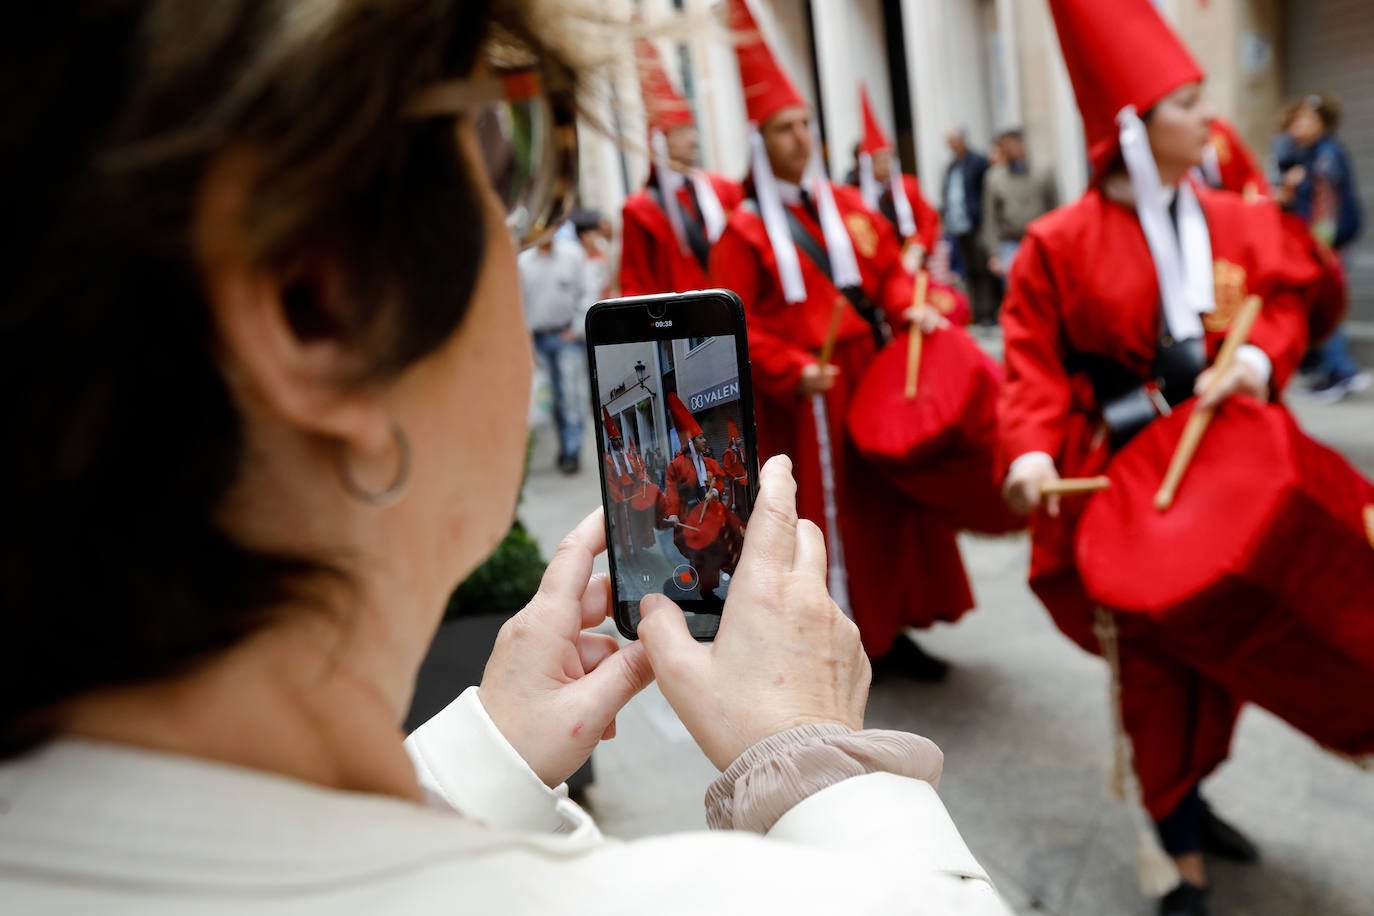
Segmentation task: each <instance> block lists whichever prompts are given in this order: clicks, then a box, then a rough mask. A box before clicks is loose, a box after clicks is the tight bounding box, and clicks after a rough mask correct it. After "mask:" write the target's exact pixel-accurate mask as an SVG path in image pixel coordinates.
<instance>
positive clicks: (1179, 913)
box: [1159, 881, 1209, 916]
mask: <svg viewBox="0 0 1374 916" xmlns="http://www.w3.org/2000/svg"><path fill="white" fill-rule="evenodd" d="M1208 912H1209V911H1208V909H1207V888H1205V887H1198V886H1197V885H1194V884H1189V883H1188V882H1187V881H1184V882H1183V883H1181V884H1179V886H1178V887H1176V888H1174V889H1173V890H1171V891H1169V893H1167V894H1165V895H1164V899H1163V900H1160V901H1159V916H1207V913H1208Z"/></svg>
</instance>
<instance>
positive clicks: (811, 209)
mask: <svg viewBox="0 0 1374 916" xmlns="http://www.w3.org/2000/svg"><path fill="white" fill-rule="evenodd" d="M800 190H801V202H802V206H803V207H805V208H806V212H807V213H810V214H811V218H812V219H814V220H816V221H817V222H820V217H819V216H818V215H817V214H816V202H815V201H814V200H812V199H811V194H810V192H808V191H807V190H806V188H801V189H800Z"/></svg>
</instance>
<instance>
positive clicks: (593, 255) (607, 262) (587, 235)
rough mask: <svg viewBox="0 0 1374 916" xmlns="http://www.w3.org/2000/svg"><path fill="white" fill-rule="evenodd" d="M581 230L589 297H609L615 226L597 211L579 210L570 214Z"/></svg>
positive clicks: (596, 299) (579, 238)
mask: <svg viewBox="0 0 1374 916" xmlns="http://www.w3.org/2000/svg"><path fill="white" fill-rule="evenodd" d="M568 220H569V222H571V223H572V225H573V229H574V230H575V231H576V232H577V241H578V243H579V244H581V245H582V253H583V254H584V255H586V258H587V267H586V274H587V284H586V285H587V296H588V297H589V298H590V299H591V301H593V302H596V301H598V300H600V299H606V298H609V297H610V295H611V278H612V277H613V276H614V275H615V272H614V271H613V270H612V269H611V257H610V251H611V241H612V239H613V238H614V234H613V233H612V232H611V225H610V223H609V222H608V221H607V220H606V218H605V217H604V216H602V215H601V213H600V212H598V211H596V210H575V211H573V213H572V214H571V215H570V216H569V217H568Z"/></svg>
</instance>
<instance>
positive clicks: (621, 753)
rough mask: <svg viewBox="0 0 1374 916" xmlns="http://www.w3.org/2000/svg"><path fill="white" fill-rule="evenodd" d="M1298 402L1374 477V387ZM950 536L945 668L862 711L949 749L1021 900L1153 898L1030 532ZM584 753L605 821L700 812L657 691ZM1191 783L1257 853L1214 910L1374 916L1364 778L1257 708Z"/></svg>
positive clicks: (571, 481) (571, 494) (962, 819)
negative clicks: (1043, 587) (965, 594)
mask: <svg viewBox="0 0 1374 916" xmlns="http://www.w3.org/2000/svg"><path fill="white" fill-rule="evenodd" d="M985 344H987V345H989V349H995V346H996V344H995V341H994V340H991V339H989V340H986V341H985ZM1292 403H1293V407H1294V409H1295V410H1296V412H1297V413H1298V414H1299V417H1300V420H1301V422H1302V423H1303V425H1304V427H1305V428H1306V429H1307V430H1308V431H1309V432H1311V433H1312V434H1313V435H1314V436H1316V437H1317V438H1319V439H1322V440H1323V441H1326V442H1328V443H1330V444H1332V445H1334V446H1336V447H1337V448H1339V449H1340V450H1342V451H1343V452H1344V453H1345V454H1346V455H1348V456H1349V457H1350V458H1351V459H1352V460H1353V461H1355V462H1356V463H1357V464H1359V465H1361V466H1362V467H1363V469H1364V470H1365V472H1366V473H1374V392H1365V393H1364V394H1363V395H1360V396H1358V397H1356V398H1352V399H1351V400H1349V401H1347V402H1345V403H1343V404H1340V405H1337V406H1334V407H1325V408H1324V407H1319V406H1316V405H1314V404H1312V403H1311V402H1310V401H1309V400H1307V399H1305V398H1304V397H1303V396H1302V395H1300V394H1295V395H1294V396H1293V398H1292ZM551 439H552V436H551V435H550V434H549V433H548V432H547V431H546V430H540V431H538V434H537V439H536V443H537V444H536V450H535V456H534V459H533V460H534V464H533V466H532V468H531V473H530V477H529V482H528V484H527V485H526V488H525V495H524V502H523V504H522V506H521V510H520V512H521V517H522V518H523V519H524V520H525V522H526V524H527V525H528V526H529V527H530V529H531V530H532V531H533V532H534V533H535V534H536V536H537V537H538V538H539V539H540V541H541V543H542V545H543V546H544V548H545V551H546V553H548V552H551V551H552V550H553V548H554V546H555V545H556V544H557V542H558V539H559V538H560V537H562V535H563V534H564V533H566V532H567V531H568V530H570V529H571V528H572V526H573V525H575V524H576V523H577V522H578V521H579V520H580V519H581V517H582V516H583V515H584V514H585V513H586V512H587V511H589V510H590V509H592V508H594V507H595V505H596V504H597V500H598V492H597V487H598V484H597V475H596V469H595V465H594V464H593V463H592V460H591V459H590V458H589V459H588V460H586V461H584V466H583V469H582V471H581V472H580V473H579V474H577V475H574V476H571V477H566V476H564V475H561V474H559V473H557V472H556V471H554V470H553V463H554V461H553V451H552V444H551ZM590 454H592V453H591V451H590V448H589V455H590ZM963 546H964V556H965V559H966V562H967V565H968V569H969V574H970V577H971V578H972V580H973V583H974V588H975V590H976V592H977V597H978V610H977V611H976V612H974V613H971V614H969V615H968V616H967V617H965V619H964V620H963V621H961V622H960V623H958V624H956V625H952V626H951V625H941V626H939V627H937V628H936V629H935V630H933V631H930V632H928V633H925V634H922V636H921V643H922V645H924V646H926V647H928V648H929V649H930V651H931V652H932V653H934V654H936V655H939V656H940V657H942V658H945V659H947V660H949V661H950V662H951V663H952V665H953V672H952V674H951V676H950V678H949V680H948V681H947V682H946V683H944V684H940V685H920V684H914V683H909V682H899V681H894V682H888V683H882V684H879V685H877V686H875V687H874V688H873V691H872V694H871V698H870V703H869V710H868V725H869V726H870V727H879V728H899V729H905V730H908V731H913V732H919V733H921V734H924V735H927V736H929V737H930V738H932V739H933V740H935V741H936V742H937V743H938V744H939V745H940V747H941V748H943V749H944V752H945V776H944V779H943V782H942V783H941V786H940V794H941V796H942V797H943V798H944V801H945V804H946V805H947V806H948V808H949V810H950V812H951V814H952V815H953V817H954V819H955V822H956V823H957V824H958V825H959V828H960V830H961V831H962V832H963V835H964V837H965V839H966V840H967V842H968V844H969V846H970V848H971V849H972V850H973V851H974V854H975V855H977V857H978V858H979V860H980V861H981V862H982V863H983V864H984V866H985V867H986V868H987V869H988V870H989V871H990V872H991V874H992V876H993V879H994V880H995V881H996V883H997V886H998V887H999V889H1000V890H1001V892H1002V894H1003V895H1004V896H1005V897H1006V899H1007V900H1008V901H1009V902H1010V903H1011V905H1012V906H1013V907H1014V908H1015V909H1016V911H1017V912H1018V913H1049V914H1059V916H1136V914H1139V916H1146V914H1151V913H1153V912H1154V909H1153V906H1152V904H1151V903H1150V902H1149V901H1147V900H1145V899H1144V898H1143V897H1142V896H1141V895H1140V893H1139V892H1138V890H1137V887H1136V881H1135V872H1134V851H1135V842H1134V835H1133V833H1132V830H1131V827H1130V821H1129V818H1128V816H1127V812H1126V810H1125V809H1124V808H1123V807H1122V806H1121V805H1119V804H1117V803H1116V802H1114V801H1112V800H1111V799H1110V798H1109V796H1108V794H1107V790H1106V784H1107V773H1108V763H1109V744H1108V726H1109V720H1108V707H1107V674H1106V668H1105V666H1104V665H1103V664H1102V662H1101V661H1100V660H1098V659H1097V658H1095V657H1092V656H1089V655H1087V654H1085V653H1084V652H1082V651H1080V650H1078V649H1077V648H1076V647H1074V646H1073V645H1072V644H1071V643H1070V642H1069V641H1068V640H1067V639H1065V638H1064V637H1062V636H1061V635H1060V634H1059V632H1058V631H1057V630H1056V629H1055V628H1054V626H1053V624H1052V623H1051V622H1050V620H1049V617H1048V616H1047V615H1046V614H1045V612H1044V610H1043V609H1042V608H1041V607H1040V605H1039V603H1038V602H1037V601H1036V600H1035V598H1034V597H1033V596H1032V595H1031V593H1030V591H1029V590H1028V589H1027V587H1026V585H1025V574H1026V566H1027V562H1028V546H1027V541H1026V539H1025V538H1024V537H1013V538H997V539H986V538H966V539H965V540H964V542H963ZM603 568H604V562H603ZM595 762H596V767H597V773H596V782H595V784H594V785H593V786H592V787H591V789H590V792H589V796H588V797H589V804H590V807H591V808H592V809H593V812H594V813H595V815H596V817H597V819H598V820H599V822H600V823H601V825H602V828H603V829H604V830H605V831H606V832H607V833H608V834H611V835H615V836H620V837H626V838H630V837H638V836H644V835H648V834H655V833H664V832H671V831H681V830H694V829H701V828H703V827H704V818H703V813H702V811H703V808H702V796H703V794H704V792H705V789H706V786H707V785H708V783H709V782H710V781H711V779H713V778H714V777H715V775H716V772H715V769H714V768H713V767H712V766H711V764H710V763H709V762H708V761H707V760H706V759H705V757H704V756H702V754H701V752H700V751H699V750H697V748H696V746H695V745H694V744H693V743H692V742H691V739H690V738H689V737H688V736H687V734H686V731H685V730H684V729H683V727H682V725H681V723H680V722H678V720H677V717H676V716H675V715H674V713H673V712H672V710H671V709H670V708H669V707H668V705H667V703H666V702H665V701H664V700H663V697H662V696H661V694H659V693H658V692H657V691H656V690H655V689H653V688H650V689H649V690H648V691H646V692H645V693H644V694H643V695H641V696H640V697H638V698H637V699H636V700H635V701H633V702H632V704H631V705H630V706H629V707H628V708H627V709H626V710H625V712H624V713H623V714H622V716H621V717H620V721H619V727H618V736H617V738H616V739H615V740H613V741H609V742H606V743H604V744H603V745H602V746H601V748H599V749H598V751H597V753H596V757H595ZM1205 788H1206V793H1207V796H1208V797H1209V799H1210V800H1211V801H1212V802H1213V804H1214V806H1215V807H1216V808H1217V809H1218V810H1219V811H1220V812H1222V813H1223V815H1224V816H1226V817H1227V818H1228V819H1230V820H1232V821H1233V822H1234V823H1236V824H1237V826H1239V827H1241V828H1242V829H1243V830H1244V831H1245V832H1246V833H1247V834H1248V835H1250V836H1251V837H1252V838H1253V839H1254V840H1255V841H1256V842H1257V843H1258V844H1259V845H1260V847H1261V849H1262V852H1263V855H1264V861H1263V862H1262V863H1261V864H1260V865H1259V866H1252V867H1248V868H1245V867H1235V866H1229V867H1228V866H1225V865H1222V864H1215V865H1213V866H1212V875H1213V884H1214V887H1215V890H1214V894H1213V899H1214V909H1215V911H1216V912H1218V913H1220V914H1228V916H1374V867H1371V866H1374V774H1371V773H1363V772H1360V771H1357V770H1356V769H1355V768H1353V767H1352V766H1350V765H1348V764H1346V763H1343V762H1341V761H1339V760H1336V759H1335V758H1333V757H1331V756H1330V755H1328V754H1326V753H1324V752H1322V751H1321V750H1319V749H1318V748H1316V747H1315V746H1314V745H1313V744H1312V742H1311V741H1309V740H1308V739H1307V738H1305V737H1304V736H1302V735H1301V734H1299V733H1297V732H1295V731H1294V730H1293V729H1291V728H1290V727H1288V726H1287V725H1285V724H1283V723H1282V722H1280V721H1278V720H1277V719H1275V718H1274V717H1273V716H1270V715H1269V714H1267V713H1265V712H1262V711H1260V710H1256V709H1253V708H1251V709H1247V711H1246V712H1245V714H1244V715H1243V717H1242V720H1241V726H1240V730H1239V733H1238V735H1237V738H1236V743H1235V748H1234V753H1233V755H1232V759H1231V760H1230V761H1229V762H1228V763H1227V764H1226V765H1225V766H1223V767H1222V769H1221V770H1220V771H1219V772H1218V773H1217V774H1216V775H1215V776H1214V777H1213V778H1212V779H1211V780H1210V781H1209V782H1208V783H1207V785H1206V787H1205Z"/></svg>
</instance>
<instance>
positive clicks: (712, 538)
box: [678, 499, 744, 573]
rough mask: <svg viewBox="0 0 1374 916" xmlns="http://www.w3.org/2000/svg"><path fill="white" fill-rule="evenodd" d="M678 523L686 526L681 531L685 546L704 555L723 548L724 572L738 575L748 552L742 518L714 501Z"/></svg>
mask: <svg viewBox="0 0 1374 916" xmlns="http://www.w3.org/2000/svg"><path fill="white" fill-rule="evenodd" d="M678 521H679V522H681V523H682V525H683V527H682V528H680V529H679V531H678V534H679V536H680V537H681V539H682V541H681V543H682V545H683V546H685V547H687V548H689V549H691V550H695V551H703V550H707V549H709V548H710V547H711V546H712V545H719V547H720V550H721V554H720V568H722V569H724V570H725V571H726V572H729V573H733V572H734V571H735V566H736V564H738V563H739V558H740V554H741V553H742V552H743V551H744V523H743V522H742V521H740V518H739V516H738V515H736V514H735V513H734V512H732V511H730V510H729V509H728V508H726V507H725V504H724V503H722V502H721V501H720V500H719V499H710V500H707V501H705V502H703V503H700V504H698V505H696V506H693V507H692V508H691V509H689V510H687V512H686V513H684V515H683V516H682V517H681V518H680V519H678Z"/></svg>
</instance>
